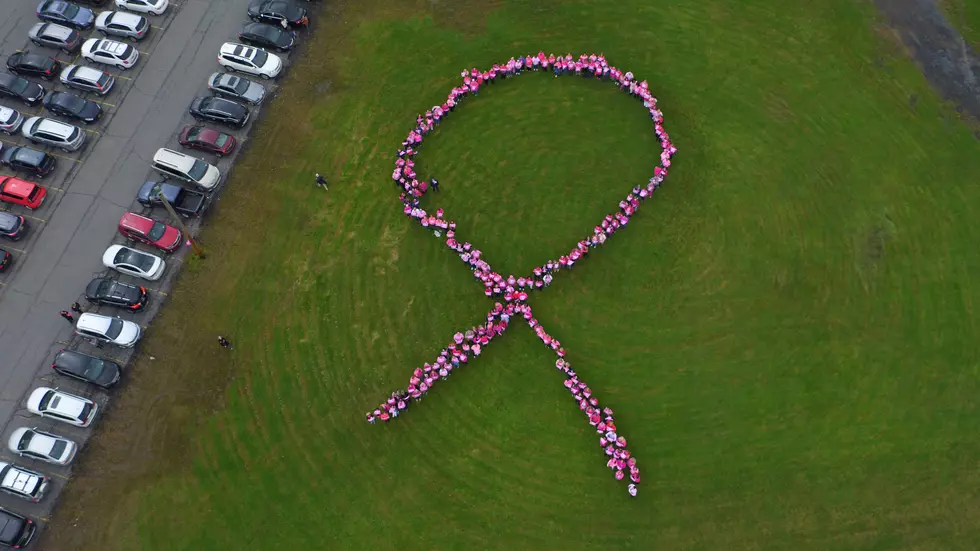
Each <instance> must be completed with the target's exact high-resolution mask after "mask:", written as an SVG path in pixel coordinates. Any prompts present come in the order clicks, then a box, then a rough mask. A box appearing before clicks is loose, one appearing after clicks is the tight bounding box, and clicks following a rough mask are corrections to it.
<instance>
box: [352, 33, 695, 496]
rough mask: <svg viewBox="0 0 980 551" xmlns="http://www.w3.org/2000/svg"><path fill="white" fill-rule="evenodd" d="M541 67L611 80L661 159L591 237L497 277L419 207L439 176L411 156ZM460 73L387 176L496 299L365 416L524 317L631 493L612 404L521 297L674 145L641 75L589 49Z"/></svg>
mask: <svg viewBox="0 0 980 551" xmlns="http://www.w3.org/2000/svg"><path fill="white" fill-rule="evenodd" d="M540 71H550V72H552V73H554V75H555V77H558V76H564V75H574V76H579V77H583V78H593V79H596V80H599V81H602V82H607V83H609V84H610V85H615V86H617V87H619V89H620V90H621V91H623V92H626V93H629V94H630V95H631V96H633V97H634V98H637V100H638V101H639V102H640V103H642V105H643V108H644V109H645V110H646V112H647V115H648V116H649V117H650V119H651V120H652V122H653V127H654V130H655V131H656V133H657V137H658V138H659V140H660V146H661V151H660V154H659V155H660V159H659V163H658V165H657V166H656V167H655V168H654V169H653V177H652V178H650V180H649V181H648V182H645V183H643V184H642V185H636V186H635V187H633V190H632V192H631V193H630V194H629V195H627V196H626V199H624V200H623V201H620V203H619V210H618V211H616V212H615V213H613V214H609V215H607V216H606V217H605V218H603V219H602V220H601V221H600V223H599V224H598V225H596V226H595V228H594V229H593V231H592V235H590V236H589V237H588V238H586V239H584V240H582V241H579V242H578V243H577V244H576V245H575V247H573V248H572V249H571V251H570V252H569V253H567V254H565V255H562V256H560V257H558V260H557V261H555V260H549V261H548V262H546V263H545V264H543V265H541V266H539V267H537V268H534V270H532V271H531V274H529V275H526V276H522V277H515V276H513V275H508V276H506V277H504V276H502V275H501V274H499V273H497V272H495V271H494V270H493V268H491V267H490V264H489V263H487V261H486V260H485V259H484V258H483V255H482V253H481V252H480V250H479V249H477V248H475V247H473V245H471V244H470V243H468V242H464V241H460V240H459V239H458V237H457V236H456V224H455V222H452V221H448V219H447V218H446V217H445V213H444V212H443V210H442V209H438V210H436V211H435V213H434V214H433V213H429V212H426V211H425V210H423V209H422V208H421V207H420V206H419V200H420V199H421V197H422V195H423V194H425V193H426V191H428V189H429V188H430V187H435V186H437V185H438V182H437V181H436V180H432V181H431V182H424V181H420V180H418V178H417V175H416V174H415V170H414V166H415V156H416V155H417V154H418V147H419V145H420V144H421V143H422V140H423V139H424V138H425V136H427V135H428V134H430V133H431V132H433V130H435V128H436V126H437V125H438V124H439V122H440V120H442V119H444V118H445V117H446V116H448V115H449V113H451V112H453V111H455V109H456V108H457V107H459V106H460V105H461V103H462V102H463V101H464V100H466V99H467V98H469V97H470V96H471V95H473V96H475V95H476V94H477V92H478V90H479V89H480V87H481V86H484V85H487V84H492V83H494V82H496V81H498V80H501V79H504V80H506V79H509V78H512V77H514V76H517V75H520V74H522V73H525V72H540ZM461 76H462V82H461V83H460V84H459V85H458V86H456V87H455V88H453V89H452V91H451V92H450V93H449V96H448V97H447V98H446V101H445V102H444V103H443V104H442V105H436V106H433V107H432V109H430V110H428V111H426V112H425V114H424V115H419V116H418V117H417V118H416V121H415V122H416V124H415V128H413V129H412V131H411V132H409V134H408V138H406V140H405V141H404V142H402V149H401V150H400V151H399V152H398V159H397V160H396V161H395V170H394V172H392V174H391V177H392V180H394V182H395V184H396V185H397V186H398V187H399V188H401V189H402V193H401V201H402V204H403V205H404V209H403V212H404V213H405V215H407V216H409V217H411V218H412V219H414V220H415V221H417V222H418V223H419V224H420V225H421V226H422V227H424V228H426V229H432V230H433V231H435V232H436V235H440V236H441V234H442V233H441V232H443V231H445V235H446V246H447V247H449V248H450V249H452V250H453V251H455V252H456V254H458V255H459V258H460V260H462V261H463V262H464V263H465V264H466V265H467V266H468V267H469V268H470V270H472V272H473V276H474V277H475V278H477V279H478V280H479V281H480V283H482V284H483V292H484V294H485V295H486V296H488V297H497V298H500V299H502V301H501V302H496V303H495V304H494V306H493V309H492V310H491V311H490V312H488V313H487V316H486V319H485V320H484V321H483V322H482V323H480V324H479V325H476V326H474V327H471V328H469V329H466V330H465V331H460V332H458V333H456V334H455V335H453V337H452V339H451V340H450V342H449V343H448V344H447V345H446V346H445V348H443V349H442V351H441V352H440V353H439V355H438V356H437V357H436V359H435V361H433V362H432V363H426V364H423V365H422V367H417V368H415V370H414V371H413V372H412V376H411V378H410V379H409V380H408V386H407V387H406V388H405V389H404V390H397V391H395V392H393V393H392V394H391V397H389V398H388V399H387V400H386V401H385V402H383V403H382V404H381V405H380V406H379V407H378V408H377V409H375V410H374V411H373V412H369V413H368V414H367V420H368V422H370V423H375V422H377V420H378V419H380V420H382V421H385V422H388V421H390V420H392V419H394V418H396V417H398V416H399V415H402V414H404V413H405V412H406V411H407V409H408V407H409V406H410V405H411V404H412V403H413V402H417V401H420V400H421V399H422V398H423V397H424V396H425V395H426V394H427V393H428V392H431V391H432V389H433V388H434V387H435V386H436V384H437V383H438V382H439V381H442V380H445V379H447V378H449V377H450V376H451V375H452V373H453V371H454V370H455V369H458V368H460V367H462V366H463V365H465V364H467V363H469V362H470V361H471V360H472V359H473V358H475V357H476V356H479V355H480V354H481V353H483V351H484V350H485V349H486V347H487V346H488V345H489V344H490V342H491V341H493V339H494V338H496V337H498V336H500V335H502V334H503V333H504V331H506V330H507V328H508V327H509V326H510V324H511V322H512V321H513V320H514V319H518V318H519V319H523V320H524V321H525V322H526V323H527V324H528V325H529V326H530V327H531V329H533V330H534V333H535V334H536V335H537V336H538V338H539V339H541V342H543V343H544V344H545V346H547V347H548V348H550V349H551V350H552V351H554V353H555V355H556V356H557V359H556V361H555V367H556V368H557V369H558V371H559V372H561V373H562V374H563V375H564V385H565V388H566V389H567V390H568V392H569V393H570V394H571V396H572V397H573V398H574V399H575V402H577V403H578V407H579V410H580V411H582V413H583V414H584V415H585V417H586V419H587V420H588V422H589V424H590V425H592V426H593V427H594V428H595V431H596V433H597V434H599V446H600V447H601V449H602V452H603V453H604V454H605V456H606V466H607V467H609V468H610V469H612V471H613V476H614V478H615V479H616V480H624V479H626V478H627V477H628V479H629V482H628V483H629V486H628V490H629V493H630V495H632V496H635V495H636V492H637V488H636V486H637V484H639V483H640V468H639V467H638V466H637V462H636V458H635V457H633V455H632V454H631V453H630V451H629V448H627V445H626V438H625V437H624V436H622V435H621V434H620V433H619V432H618V431H617V428H616V419H615V417H614V416H613V410H612V409H610V408H609V407H603V406H602V405H600V403H599V399H598V398H597V397H596V396H595V395H594V393H593V392H592V389H591V388H590V387H589V386H588V385H587V384H586V383H585V382H584V381H583V380H582V379H581V377H579V375H578V374H577V373H576V372H575V370H573V369H572V366H571V364H570V363H569V362H568V361H567V360H566V359H565V348H564V347H563V346H562V345H561V342H559V341H558V339H556V338H555V337H553V336H552V335H550V334H549V333H548V332H547V330H546V329H545V328H544V327H543V326H542V325H541V323H540V322H538V320H537V319H536V318H535V317H534V313H533V312H532V310H531V306H530V305H529V304H528V303H527V299H528V295H529V293H532V292H534V291H540V290H542V289H544V288H545V287H548V286H549V285H551V283H552V281H553V279H554V277H555V276H556V275H558V274H559V273H560V272H562V271H563V270H567V269H570V268H571V267H572V266H574V265H575V264H576V263H577V262H579V261H581V260H583V259H584V258H585V257H587V256H588V255H589V251H591V250H592V249H593V248H595V247H599V246H601V245H602V244H603V243H605V242H606V240H607V239H608V238H610V237H612V236H613V235H614V234H615V233H616V232H617V231H619V230H620V229H622V228H624V227H625V226H626V224H627V223H628V222H629V220H630V217H631V216H633V215H634V214H635V213H636V211H637V209H639V207H640V204H641V203H642V202H643V201H644V200H646V199H649V198H650V196H651V195H652V194H653V192H654V190H656V189H657V187H658V186H659V185H660V184H661V183H662V182H663V180H664V178H665V177H666V176H667V169H668V168H669V167H670V159H671V157H672V156H673V155H674V154H675V153H676V152H677V149H676V148H674V146H673V145H671V143H670V137H669V136H668V135H667V132H666V131H665V130H664V128H663V114H662V113H661V112H660V110H659V109H657V99H656V98H655V97H653V95H652V94H651V93H650V91H649V89H648V85H647V82H646V81H642V82H640V81H637V80H636V78H634V76H633V73H630V72H625V71H621V70H619V69H617V68H616V67H613V66H612V65H610V64H609V63H607V62H606V59H605V58H604V57H603V56H602V55H594V54H592V55H585V54H583V55H580V56H578V58H573V57H572V56H571V55H565V56H555V55H545V54H544V53H543V52H539V53H538V54H537V55H534V56H525V57H520V58H518V59H516V60H515V59H514V58H511V59H510V60H509V61H507V62H506V63H501V64H496V65H494V66H493V67H492V68H491V69H489V70H487V71H479V70H477V69H472V70H469V71H463V73H462V74H461Z"/></svg>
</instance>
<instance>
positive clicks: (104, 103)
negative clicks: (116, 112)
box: [89, 99, 116, 107]
mask: <svg viewBox="0 0 980 551" xmlns="http://www.w3.org/2000/svg"><path fill="white" fill-rule="evenodd" d="M89 101H90V102H92V103H98V104H99V105H105V106H106V107H115V106H116V105H115V104H114V103H106V102H104V101H95V100H94V99H90V100H89Z"/></svg>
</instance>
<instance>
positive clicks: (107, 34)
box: [99, 31, 109, 38]
mask: <svg viewBox="0 0 980 551" xmlns="http://www.w3.org/2000/svg"><path fill="white" fill-rule="evenodd" d="M99 33H101V34H102V36H104V37H106V38H108V37H109V33H107V32H105V31H99Z"/></svg>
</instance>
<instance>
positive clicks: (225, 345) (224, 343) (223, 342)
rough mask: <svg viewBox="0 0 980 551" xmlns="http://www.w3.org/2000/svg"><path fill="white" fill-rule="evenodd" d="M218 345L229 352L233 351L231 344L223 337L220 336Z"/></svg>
mask: <svg viewBox="0 0 980 551" xmlns="http://www.w3.org/2000/svg"><path fill="white" fill-rule="evenodd" d="M218 344H220V345H221V348H227V349H228V350H231V349H232V347H231V342H229V341H228V339H226V338H224V337H222V336H221V335H218Z"/></svg>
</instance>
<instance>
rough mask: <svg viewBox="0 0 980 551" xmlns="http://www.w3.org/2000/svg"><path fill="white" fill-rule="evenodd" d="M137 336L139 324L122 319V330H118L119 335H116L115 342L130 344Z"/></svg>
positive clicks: (138, 334)
mask: <svg viewBox="0 0 980 551" xmlns="http://www.w3.org/2000/svg"><path fill="white" fill-rule="evenodd" d="M139 338H140V326H139V325H136V324H135V323H133V322H131V321H126V320H123V327H122V331H120V332H119V336H118V337H116V341H115V342H116V343H118V344H121V345H130V344H133V343H135V342H136V341H137V340H138V339H139Z"/></svg>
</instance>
